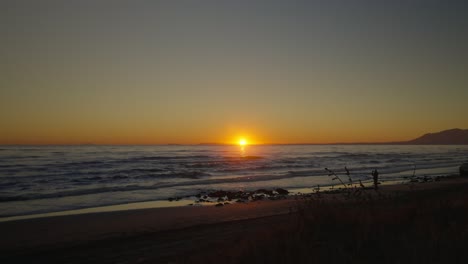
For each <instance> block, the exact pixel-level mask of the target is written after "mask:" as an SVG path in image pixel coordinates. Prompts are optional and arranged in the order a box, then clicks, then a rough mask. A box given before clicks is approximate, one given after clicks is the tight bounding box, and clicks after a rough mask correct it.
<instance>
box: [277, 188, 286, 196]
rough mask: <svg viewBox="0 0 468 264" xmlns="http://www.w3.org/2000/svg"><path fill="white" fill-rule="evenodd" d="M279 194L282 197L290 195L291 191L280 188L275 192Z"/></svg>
mask: <svg viewBox="0 0 468 264" xmlns="http://www.w3.org/2000/svg"><path fill="white" fill-rule="evenodd" d="M275 191H276V192H277V193H278V194H281V195H288V194H289V191H288V190H285V189H282V188H278V189H276V190H275Z"/></svg>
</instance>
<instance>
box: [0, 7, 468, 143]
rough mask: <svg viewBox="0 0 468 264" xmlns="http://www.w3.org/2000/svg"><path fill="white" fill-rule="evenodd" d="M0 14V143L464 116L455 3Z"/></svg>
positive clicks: (391, 134)
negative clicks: (0, 31)
mask: <svg viewBox="0 0 468 264" xmlns="http://www.w3.org/2000/svg"><path fill="white" fill-rule="evenodd" d="M350 2H353V3H350ZM377 2H379V3H377ZM5 10H8V11H7V12H6V11H5ZM409 11H411V12H409ZM0 17H2V20H3V23H0V29H1V30H2V32H6V34H5V36H8V37H5V38H4V40H2V45H0V54H1V55H2V60H1V61H0V69H1V72H2V78H0V144H84V143H95V144H167V143H177V144H197V143H233V142H237V141H238V139H239V138H240V137H245V138H247V139H248V140H249V141H250V142H251V143H259V144H260V143H291V144H294V143H335V142H383V141H400V140H409V139H412V138H415V137H418V136H420V135H422V134H424V133H428V132H436V131H441V130H445V129H450V128H456V127H459V128H467V127H468V118H467V115H466V113H468V104H467V103H466V99H467V98H468V89H467V88H466V87H468V79H467V78H466V76H467V75H466V69H467V68H468V65H467V61H468V57H467V56H468V53H467V52H466V47H467V46H468V37H467V35H466V34H465V32H467V30H468V22H467V19H466V14H465V12H463V8H462V7H460V6H457V4H452V5H447V4H444V3H437V4H435V3H431V4H427V1H419V0H416V1H408V3H405V4H401V3H400V4H392V2H391V1H389V2H388V3H380V1H364V0H359V1H356V2H355V1H343V2H342V3H341V4H340V5H336V4H333V3H328V2H326V3H322V4H321V5H319V4H317V3H316V2H315V1H305V2H303V3H302V2H301V3H296V4H295V5H291V4H289V3H287V2H286V1H278V2H276V1H273V2H268V4H265V3H264V2H261V1H245V2H242V1H240V2H239V3H237V1H217V3H216V4H214V3H210V2H208V1H207V2H206V3H205V2H203V3H198V4H193V3H185V4H181V2H178V1H168V2H165V3H161V2H157V1H155V2H154V3H152V2H151V3H138V4H136V3H132V2H129V3H120V4H113V5H111V6H110V5H106V4H103V3H95V2H90V3H87V2H81V1H79V2H77V3H66V4H63V5H60V6H58V5H57V4H52V3H42V2H37V3H36V2H34V1H33V2H31V3H29V4H28V3H18V4H15V5H11V6H8V8H3V9H2V11H0Z"/></svg>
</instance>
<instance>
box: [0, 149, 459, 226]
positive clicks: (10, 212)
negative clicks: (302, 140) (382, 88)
mask: <svg viewBox="0 0 468 264" xmlns="http://www.w3.org/2000/svg"><path fill="white" fill-rule="evenodd" d="M463 162H468V146H407V145H404V146H403V145H264V146H245V147H240V146H205V145H196V146H194V145H190V146H183V145H170V146H163V145H155V146H0V219H1V217H3V218H4V217H11V216H20V215H33V214H43V213H51V212H61V211H67V210H76V209H83V208H95V207H101V206H108V205H125V204H132V203H139V202H148V201H167V200H168V199H169V198H174V197H179V198H182V199H185V200H186V201H187V200H190V199H191V198H190V196H194V195H196V194H199V193H200V192H203V191H214V190H229V191H239V190H241V191H253V190H256V189H260V188H263V189H274V188H284V189H288V190H290V191H292V192H294V191H299V190H300V191H302V192H304V190H305V191H307V190H313V188H314V187H317V185H318V186H320V187H326V186H332V185H335V184H339V182H337V181H336V180H333V179H332V178H333V177H330V176H329V175H328V173H327V172H326V170H325V168H328V169H331V170H333V171H334V172H335V173H336V174H338V175H340V177H342V179H343V180H345V181H347V180H348V178H347V176H346V175H345V169H344V167H345V166H346V167H347V168H348V169H349V170H350V173H351V177H352V179H353V180H354V181H355V182H356V181H358V180H361V181H362V182H363V183H369V182H371V179H372V177H371V171H372V170H374V169H377V170H378V171H379V173H380V180H381V181H382V183H386V182H387V183H391V182H393V183H396V182H405V181H408V180H409V177H411V176H412V175H413V174H415V175H416V176H421V177H422V176H427V177H434V176H441V175H449V174H456V173H458V166H460V164H462V163H463ZM165 205H168V206H171V203H165ZM173 205H179V204H178V203H173Z"/></svg>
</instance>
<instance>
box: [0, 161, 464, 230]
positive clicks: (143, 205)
mask: <svg viewBox="0 0 468 264" xmlns="http://www.w3.org/2000/svg"><path fill="white" fill-rule="evenodd" d="M447 168H450V169H453V170H455V169H456V168H458V166H455V167H453V166H446V167H437V168H420V169H416V174H417V175H420V174H423V175H424V174H428V175H429V176H427V177H429V178H437V177H451V176H453V175H452V174H449V175H447V174H441V172H444V171H447ZM408 171H409V170H408ZM408 171H405V172H408ZM434 172H435V173H434ZM397 174H398V175H400V174H401V173H397ZM340 176H341V177H345V176H343V175H340ZM297 177H302V176H297ZM419 177H421V176H419ZM422 177H426V176H425V175H424V176H422ZM292 178H294V177H292ZM410 178H411V177H409V176H403V174H401V175H400V176H399V177H396V178H389V179H386V178H383V179H381V180H380V181H381V183H382V185H399V184H406V183H408V182H409V181H410V180H411V179H410ZM362 183H363V184H364V185H366V186H370V185H372V180H370V179H368V180H365V181H363V182H362ZM316 187H317V186H316V185H315V186H310V187H292V188H288V189H287V190H288V191H290V193H291V194H292V195H295V194H298V195H301V194H309V193H313V192H315V189H316ZM340 188H341V186H340V184H330V185H320V189H321V190H334V189H340ZM212 191H218V190H212ZM245 192H247V191H245ZM251 192H255V190H252V191H251ZM196 200H197V197H196V196H184V197H174V198H168V199H164V200H147V201H139V202H130V203H121V204H109V205H102V206H94V207H83V208H76V209H68V210H61V211H52V212H38V213H32V214H20V215H10V216H0V223H2V222H9V221H18V220H25V219H35V218H46V217H55V216H67V215H80V214H88V213H100V212H115V211H127V210H139V209H150V208H172V207H187V206H190V205H194V206H213V205H215V204H213V201H211V202H208V203H197V201H196ZM231 204H232V203H231Z"/></svg>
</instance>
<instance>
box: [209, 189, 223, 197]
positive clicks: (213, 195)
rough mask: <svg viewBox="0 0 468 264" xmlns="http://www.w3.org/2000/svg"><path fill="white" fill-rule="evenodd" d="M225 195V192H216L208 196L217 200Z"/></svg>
mask: <svg viewBox="0 0 468 264" xmlns="http://www.w3.org/2000/svg"><path fill="white" fill-rule="evenodd" d="M227 194H228V192H226V191H216V192H212V193H209V194H208V196H209V197H211V198H219V197H224V196H227Z"/></svg>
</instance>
